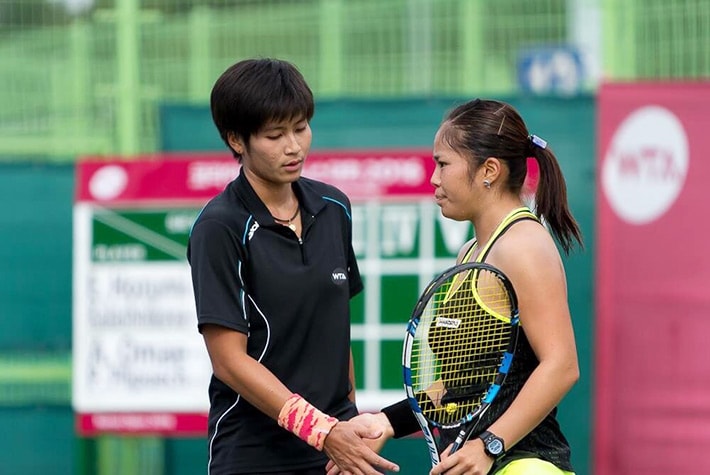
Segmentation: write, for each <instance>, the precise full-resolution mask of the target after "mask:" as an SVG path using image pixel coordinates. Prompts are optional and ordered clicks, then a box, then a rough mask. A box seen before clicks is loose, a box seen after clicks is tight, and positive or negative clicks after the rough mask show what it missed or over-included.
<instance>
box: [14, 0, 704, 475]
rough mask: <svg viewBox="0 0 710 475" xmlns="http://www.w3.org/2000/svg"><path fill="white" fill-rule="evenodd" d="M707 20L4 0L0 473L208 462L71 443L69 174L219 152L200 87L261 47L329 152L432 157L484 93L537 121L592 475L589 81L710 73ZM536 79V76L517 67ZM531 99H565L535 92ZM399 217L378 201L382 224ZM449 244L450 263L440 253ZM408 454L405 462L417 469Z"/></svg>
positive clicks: (693, 13)
mask: <svg viewBox="0 0 710 475" xmlns="http://www.w3.org/2000/svg"><path fill="white" fill-rule="evenodd" d="M708 25H710V5H709V4H708V2H707V1H705V0H676V1H667V0H666V1H664V0H628V1H623V2H621V1H615V0H386V1H385V0H379V1H378V0H352V1H350V0H348V1H346V0H298V1H297V0H261V1H256V0H234V1H227V0H191V1H183V0H179V1H168V0H121V1H118V0H95V1H91V0H56V1H55V0H0V83H1V84H3V87H2V88H0V100H1V101H2V104H3V107H2V108H0V160H2V161H3V162H6V163H5V164H4V165H3V167H2V172H1V173H0V181H1V182H2V184H3V186H1V187H0V198H1V202H2V203H3V204H4V205H5V207H4V211H3V215H4V220H3V222H2V223H0V229H2V231H3V232H2V236H3V241H2V243H3V245H2V246H1V247H0V249H2V263H3V265H2V269H1V270H0V283H2V285H0V317H1V318H0V418H1V419H2V423H3V426H4V427H12V428H13V431H12V436H8V437H7V440H6V442H5V444H4V445H3V449H2V450H0V464H2V466H3V467H4V468H6V469H7V470H8V471H10V472H13V471H16V472H21V471H24V472H26V473H36V472H47V471H50V472H53V473H82V474H89V473H100V474H102V475H107V474H113V473H140V474H156V475H163V474H165V475H178V474H182V473H194V472H195V471H199V470H200V467H201V465H199V462H200V461H201V460H202V459H203V457H204V444H202V443H201V441H199V440H195V439H163V438H160V437H142V438H117V437H102V438H100V439H90V440H87V439H82V440H78V439H75V438H74V435H73V431H74V428H73V425H74V421H73V414H72V411H71V409H70V407H69V401H70V392H71V391H70V390H71V387H70V380H71V343H72V342H71V327H70V322H71V312H72V308H71V267H72V260H71V259H72V256H71V247H72V242H71V241H72V238H71V223H72V205H73V196H74V195H73V194H74V187H75V180H74V169H73V165H72V163H73V162H74V161H75V160H76V159H77V158H79V157H83V156H89V155H91V156H122V157H124V158H127V159H130V158H131V157H135V156H136V155H137V154H143V153H158V152H161V151H164V150H169V151H192V152H195V151H198V150H217V149H218V147H220V146H221V144H219V142H218V139H217V137H216V134H213V131H212V130H211V128H210V126H209V125H207V126H206V127H205V128H201V127H195V123H199V124H203V125H204V124H205V123H206V122H205V119H206V117H205V104H206V102H207V99H206V97H207V94H208V91H209V89H210V88H211V85H212V83H213V81H214V79H215V78H216V77H217V75H218V74H219V73H220V72H221V71H222V70H223V69H224V68H226V67H227V65H228V64H230V63H232V62H233V61H234V60H236V59H238V58H241V57H247V56H254V55H262V56H279V57H283V58H286V59H290V60H292V61H294V62H295V63H296V64H298V66H299V67H300V68H301V70H302V71H303V72H304V74H305V76H306V77H307V79H308V81H309V82H310V83H311V84H312V86H313V88H314V92H315V94H316V97H317V98H318V99H319V104H318V109H317V114H316V118H315V121H314V124H313V125H314V130H315V141H314V147H315V148H318V149H328V148H350V149H353V148H355V149H359V148H387V147H406V148H411V147H421V148H426V147H430V145H431V137H433V132H434V130H435V128H436V126H437V125H438V122H439V120H440V118H441V116H442V115H443V113H444V112H445V110H446V109H447V108H448V107H449V106H450V105H451V104H452V103H453V101H454V100H456V99H457V98H459V99H463V98H469V97H472V96H496V97H503V98H508V99H510V100H511V102H513V103H514V104H515V105H516V106H518V108H519V109H520V110H521V111H522V112H523V114H524V115H525V116H526V118H529V121H530V125H531V128H532V129H534V130H535V131H543V130H544V131H546V132H545V134H547V136H546V137H545V138H546V139H548V140H550V142H551V143H552V144H555V151H556V152H557V153H558V154H559V155H560V157H561V160H562V161H563V168H564V170H565V173H566V174H567V177H568V180H569V183H570V195H571V196H570V197H571V201H572V207H573V210H574V211H575V213H576V214H577V216H578V217H579V218H580V221H581V224H582V228H583V231H584V232H585V236H586V238H587V246H588V247H587V253H585V254H584V255H583V256H573V257H572V258H571V259H570V261H569V262H567V264H568V270H569V278H570V279H569V280H570V285H571V288H570V295H571V298H572V301H573V302H572V305H573V311H574V313H575V319H576V323H577V332H578V337H579V341H578V344H579V349H580V356H581V358H582V366H583V372H585V373H587V374H588V375H589V378H588V379H587V380H583V381H582V382H581V383H580V384H579V385H578V386H577V387H576V388H575V390H574V392H573V393H572V394H571V395H570V397H569V398H568V401H567V402H566V403H565V404H566V405H567V408H568V409H569V410H567V411H565V410H563V413H565V412H566V414H568V415H567V416H563V417H569V418H568V419H563V423H564V424H565V425H566V426H567V427H571V429H570V430H569V433H570V436H571V439H572V443H573V447H574V448H575V458H576V462H577V465H578V467H579V474H580V475H585V474H586V473H587V472H585V470H589V467H590V466H591V465H592V464H591V462H592V461H591V460H589V438H590V432H591V428H590V422H589V421H590V418H591V415H590V414H589V412H590V408H591V404H590V401H589V398H590V397H591V396H590V394H591V388H590V385H591V371H590V369H591V368H590V367H591V366H592V361H591V360H592V345H593V339H592V333H593V331H592V317H593V313H592V312H593V308H592V306H591V302H592V297H591V294H592V286H593V283H592V280H591V279H592V277H591V276H592V272H591V267H592V264H591V259H592V257H593V252H594V241H593V236H594V232H593V215H594V209H593V206H594V199H593V194H594V187H593V183H594V165H593V162H594V155H593V153H594V148H595V136H594V133H595V131H594V94H595V93H596V87H597V81H598V79H599V77H601V76H604V77H605V78H609V79H617V80H623V81H633V80H639V79H648V78H663V79H668V80H673V79H681V78H696V79H697V78H706V79H707V78H708V77H709V76H710V46H709V45H710V26H708ZM550 51H553V52H562V53H564V54H567V55H568V57H569V58H572V59H575V61H572V62H567V63H563V66H564V67H563V68H561V70H560V69H555V68H553V67H551V66H550V63H549V62H545V61H546V59H549V58H551V57H553V56H550ZM600 51H603V62H602V61H601V59H600V56H602V55H600V54H599V53H600ZM540 58H542V60H543V62H542V63H536V62H535V61H532V60H534V59H540ZM540 64H542V66H540ZM570 65H574V66H575V68H572V71H573V73H574V74H572V75H570V74H567V73H569V71H570V69H569V68H567V66H570ZM580 65H581V66H583V68H582V69H577V68H578V67H579V66H580ZM525 67H528V68H529V69H528V70H527V71H528V73H530V72H531V71H534V72H535V74H533V73H530V74H531V75H529V76H525V75H522V74H521V71H523V70H524V68H525ZM580 72H581V75H580ZM570 78H571V79H570ZM570 81H571V82H570ZM570 84H571V86H570ZM538 93H543V94H544V95H551V96H555V95H561V96H562V97H558V98H554V97H550V98H547V99H540V98H533V97H532V94H538ZM579 93H582V96H581V97H580V96H577V94H579ZM393 111H394V112H393ZM396 111H399V113H396ZM412 117H415V118H419V119H420V120H419V121H416V120H415V121H412V120H410V119H411V118H412ZM547 131H549V133H548V132H547ZM405 207H406V208H408V209H407V210H405V211H406V212H405V213H404V216H407V215H408V213H410V214H411V216H413V220H414V221H416V223H418V225H420V226H421V225H422V223H425V222H426V221H423V219H424V217H425V215H424V214H422V213H428V211H425V210H426V207H425V206H424V207H422V206H420V205H419V204H407V205H405ZM412 210H414V212H412ZM398 211H399V210H398V209H394V208H393V209H387V207H384V208H380V209H378V210H377V212H376V214H375V216H380V217H385V216H392V215H397V214H398ZM362 214H363V216H373V215H372V213H370V214H367V213H366V211H364V210H363V211H362ZM367 219H374V218H369V217H368V218H367ZM382 219H385V218H382ZM387 219H389V218H387ZM387 219H385V220H384V221H381V223H382V222H389V221H387ZM427 219H428V218H427ZM399 222H400V223H402V222H404V221H399ZM381 223H380V224H381ZM429 223H431V222H429ZM410 224H411V222H410V223H409V224H407V226H409V225H410ZM398 226H399V224H398ZM415 239H416V238H415ZM410 243H411V242H407V241H406V240H405V241H403V242H399V243H398V244H397V245H396V246H395V247H393V248H392V249H395V250H396V252H395V253H394V255H392V256H384V255H382V256H379V257H378V258H377V260H380V261H381V262H379V264H375V266H377V265H379V266H382V263H383V262H384V263H385V264H386V263H387V262H388V259H389V258H390V257H392V258H393V259H404V260H407V259H410V260H416V258H417V257H418V256H417V255H416V254H413V253H411V252H410V253H409V254H407V253H406V252H405V253H404V254H405V255H399V253H401V252H402V249H404V247H402V248H399V247H398V246H400V245H401V246H404V245H405V244H406V245H407V246H408V245H409V244H410ZM410 249H411V248H410ZM445 249H446V248H445V246H442V247H441V248H440V250H439V251H438V252H441V253H443V254H441V255H442V256H447V255H448V254H447V253H448V251H445ZM417 252H418V251H417ZM381 258H384V260H382V259H381ZM372 262H375V261H372ZM368 266H369V264H368ZM400 277H403V276H400ZM380 284H381V285H382V287H381V289H380V292H381V294H382V293H384V292H387V293H402V294H403V295H411V294H414V293H415V291H416V286H417V284H416V283H415V278H413V277H411V276H410V277H403V278H402V279H399V278H395V279H390V278H389V277H388V278H385V277H383V278H382V279H381V280H380ZM357 305H359V306H360V307H359V309H358V307H356V318H365V317H364V310H363V309H364V303H363V302H360V303H356V306H357ZM381 311H382V312H383V313H388V312H390V310H389V309H386V308H382V309H381ZM359 331H360V330H357V332H359ZM357 332H356V333H355V336H356V337H358V341H356V346H357V345H360V347H361V349H359V350H358V349H357V348H356V352H357V353H358V354H359V355H360V356H359V359H360V361H361V362H362V363H363V364H361V365H360V367H361V368H365V367H366V365H365V364H364V362H365V356H364V355H365V353H366V350H365V349H364V348H365V346H364V339H359V336H361V335H359V334H358V333H357ZM382 340H383V341H382V345H381V355H383V361H384V360H385V359H387V360H389V359H391V358H394V359H395V360H397V359H398V356H397V353H398V351H399V348H398V342H397V341H396V340H394V339H390V338H389V337H387V338H382ZM362 371H363V373H362V374H359V375H358V379H359V381H361V382H362V384H363V385H364V384H366V383H365V382H366V381H370V382H372V381H373V380H377V382H376V383H375V384H380V385H381V386H382V387H384V388H386V389H392V390H394V389H395V388H396V386H397V384H398V374H397V372H398V368H397V365H396V364H395V365H392V366H389V365H387V366H383V367H381V368H379V369H378V373H379V376H378V377H375V376H373V374H377V373H371V374H369V375H368V374H367V373H365V372H364V371H365V370H362ZM368 384H372V383H368ZM416 442H417V441H413V442H412V443H413V444H414V445H403V446H401V451H402V452H399V450H400V449H399V448H396V450H397V451H398V452H397V453H398V454H399V455H398V456H397V454H395V455H393V456H395V458H397V457H399V458H400V459H402V458H408V459H412V460H413V461H414V462H416V459H413V457H415V455H414V454H416V453H419V452H418V451H419V449H420V447H419V446H418V445H417V444H416ZM419 442H420V441H419ZM402 454H404V455H402ZM196 461H197V463H198V465H197V468H196V466H195V465H194V464H195V463H196ZM422 463H426V461H425V458H422Z"/></svg>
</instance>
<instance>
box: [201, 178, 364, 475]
mask: <svg viewBox="0 0 710 475" xmlns="http://www.w3.org/2000/svg"><path fill="white" fill-rule="evenodd" d="M293 189H294V192H295V193H296V195H297V197H298V200H299V203H300V206H301V221H302V233H301V235H302V238H301V239H299V238H298V236H296V234H295V233H294V232H293V231H291V230H290V229H289V228H288V227H286V226H283V225H281V224H278V223H276V222H275V221H274V219H273V217H272V216H271V214H270V213H269V211H268V210H267V208H266V206H265V205H264V203H263V202H262V201H261V200H260V199H259V197H258V196H257V195H256V193H255V192H254V189H253V188H252V187H251V185H250V184H249V182H248V181H247V179H246V177H245V175H244V173H243V171H242V172H241V173H240V175H239V176H238V177H237V178H236V179H235V180H234V181H233V182H231V183H230V184H229V185H228V186H227V187H226V188H225V190H224V191H223V192H222V193H221V194H219V195H218V196H216V197H215V198H214V199H212V200H211V201H210V202H209V203H208V204H207V205H206V206H205V208H204V209H203V210H202V212H201V213H200V215H199V217H198V218H197V220H196V222H195V224H194V226H193V228H192V232H191V234H190V239H189V243H188V251H187V252H188V261H189V262H190V265H191V268H192V281H193V288H194V292H195V302H196V307H197V323H198V328H201V327H202V325H204V324H215V325H221V326H224V327H227V328H231V329H233V330H236V331H239V332H243V333H246V334H248V336H249V338H248V343H247V351H248V353H249V355H251V356H252V357H253V358H255V359H257V360H259V361H260V362H261V363H262V364H263V365H264V366H266V367H267V368H268V369H269V370H270V371H271V372H273V373H274V374H275V375H276V377H278V378H279V380H281V381H282V382H283V383H284V384H285V385H286V386H287V387H288V388H289V389H290V390H291V391H293V392H296V393H298V394H300V395H302V396H303V397H304V398H306V399H307V400H308V401H309V402H310V403H311V404H313V405H314V406H316V407H317V408H319V409H320V410H322V411H324V412H325V413H327V414H330V415H332V416H334V417H337V418H339V419H349V418H350V417H352V416H354V415H355V414H356V413H357V410H356V408H355V407H354V405H353V404H352V403H351V402H350V401H349V400H348V398H347V395H348V393H349V391H350V386H349V379H348V374H349V358H350V309H349V300H350V298H351V297H353V296H354V295H356V294H357V293H359V292H360V291H361V290H362V287H363V286H362V281H361V278H360V274H359V271H358V267H357V263H356V260H355V254H354V252H353V248H352V220H351V206H350V202H349V200H348V198H347V197H346V196H345V194H343V193H342V192H341V191H339V190H338V189H336V188H334V187H333V186H330V185H327V184H325V183H321V182H317V181H314V180H310V179H307V178H300V179H299V180H298V181H296V182H295V183H294V184H293ZM209 397H210V414H209V434H208V435H209V450H210V453H209V457H210V462H209V463H210V471H209V473H210V474H211V475H218V474H226V473H255V472H273V471H280V470H287V469H299V468H308V467H314V466H318V465H320V464H323V463H325V460H326V459H325V455H324V454H323V453H321V452H318V451H317V450H315V449H313V448H311V447H310V446H308V445H307V444H306V443H305V442H303V441H301V440H300V439H298V438H297V437H296V436H295V435H293V434H291V433H290V432H287V431H286V430H284V429H282V428H280V427H279V426H278V424H277V423H276V421H274V420H273V419H271V418H270V417H268V416H266V415H264V414H263V413H262V412H261V411H259V410H258V409H256V408H255V407H253V406H252V405H251V404H249V403H248V402H247V401H245V400H243V399H242V398H240V397H239V394H237V393H236V392H234V391H233V390H232V389H231V388H230V387H228V386H227V385H226V384H224V383H222V382H221V381H220V380H218V379H217V378H216V377H214V375H213V376H212V380H211V382H210V387H209Z"/></svg>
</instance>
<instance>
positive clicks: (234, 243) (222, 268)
mask: <svg viewBox="0 0 710 475" xmlns="http://www.w3.org/2000/svg"><path fill="white" fill-rule="evenodd" d="M188 261H189V262H190V266H191V268H192V287H193V290H194V292H195V306H196V309H197V325H198V328H199V329H201V328H202V325H205V324H208V323H213V324H216V325H221V326H224V327H227V328H231V329H233V330H237V331H240V332H242V333H247V332H248V328H249V327H248V321H247V318H246V313H245V312H244V305H243V304H244V298H243V297H244V286H243V282H242V279H241V276H240V271H241V266H242V259H241V256H240V248H239V239H238V237H237V236H236V235H235V234H234V233H233V232H232V231H230V230H229V229H228V228H227V227H226V226H225V225H224V224H223V223H221V222H219V221H218V220H215V219H206V220H198V222H197V223H196V224H195V226H194V227H193V229H192V232H191V234H190V240H189V244H188Z"/></svg>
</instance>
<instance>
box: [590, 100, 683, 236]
mask: <svg viewBox="0 0 710 475" xmlns="http://www.w3.org/2000/svg"><path fill="white" fill-rule="evenodd" d="M601 172H602V176H601V181H602V187H603V190H604V193H605V195H606V197H607V199H608V200H609V203H610V204H611V207H612V209H613V210H614V212H615V213H616V214H617V215H618V216H619V217H620V218H621V219H622V220H624V221H626V222H628V223H630V224H637V225H641V224H646V223H650V222H652V221H655V220H656V219H658V218H660V217H661V216H663V214H664V213H666V211H668V210H669V209H670V207H671V206H672V205H673V203H674V202H675V200H676V199H677V198H678V195H680V192H681V190H682V189H683V185H684V183H685V178H686V175H687V172H688V138H687V134H686V132H685V129H684V128H683V124H682V123H681V122H680V120H679V119H678V118H677V117H676V116H675V115H674V114H673V113H672V112H671V111H669V110H668V109H666V108H663V107H660V106H644V107H641V108H639V109H636V110H635V111H633V112H632V113H631V114H630V115H629V116H628V117H626V118H625V119H624V120H623V121H622V122H621V124H620V125H619V127H618V128H617V129H616V131H615V132H614V135H613V137H612V139H611V142H610V144H609V148H608V151H607V153H606V156H605V157H604V163H603V166H602V171H601Z"/></svg>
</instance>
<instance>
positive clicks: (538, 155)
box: [360, 99, 582, 475]
mask: <svg viewBox="0 0 710 475" xmlns="http://www.w3.org/2000/svg"><path fill="white" fill-rule="evenodd" d="M530 157H532V158H534V159H535V161H536V162H537V165H538V170H539V177H538V182H537V187H536V190H535V195H534V205H533V207H532V209H530V208H529V207H528V206H526V204H525V202H526V199H525V198H526V197H525V193H526V190H524V184H525V179H526V176H527V171H528V170H527V165H528V158H530ZM434 160H435V162H436V169H435V171H434V173H433V175H432V177H431V184H432V185H433V187H434V197H435V199H436V202H437V204H438V205H439V206H440V208H441V213H442V214H443V215H444V216H445V217H447V218H451V219H454V220H457V221H470V222H471V223H473V228H474V234H475V238H474V239H472V240H471V241H470V242H468V243H466V244H465V245H464V246H463V247H462V248H461V250H460V252H459V255H458V258H457V263H463V262H474V261H477V262H486V263H488V264H491V265H493V266H495V267H497V268H499V269H500V270H501V271H503V273H504V274H506V275H507V276H508V277H509V278H510V280H511V282H512V284H513V286H514V288H515V290H516V293H517V296H518V300H519V308H520V323H521V328H522V330H523V331H522V332H521V334H520V336H519V340H518V346H517V349H516V352H515V356H514V358H513V363H512V367H511V369H510V372H509V374H508V377H507V379H506V382H505V384H504V385H503V386H502V387H501V389H500V391H499V393H498V396H497V398H496V401H495V402H494V403H493V405H492V406H491V407H490V408H489V409H488V411H487V412H486V413H485V414H484V416H483V417H482V419H481V420H480V422H479V423H478V424H477V425H476V427H475V430H474V432H473V433H472V434H471V437H470V438H469V439H468V441H467V442H466V443H465V444H464V445H463V446H462V447H461V448H460V449H459V450H458V451H456V452H455V453H454V454H453V455H449V447H447V448H446V449H444V450H443V452H442V454H441V455H442V457H441V458H442V461H441V463H440V464H438V465H437V466H436V467H435V468H433V469H432V471H431V474H432V475H437V474H443V473H446V475H460V474H467V475H484V474H496V475H523V474H524V475H569V474H571V473H572V471H573V468H572V465H571V463H570V447H569V444H568V442H567V440H566V439H565V437H564V435H563V433H562V431H561V429H560V426H559V424H558V422H557V419H556V412H557V405H558V404H559V402H560V401H561V400H562V398H563V397H564V396H565V394H567V392H568V391H569V390H570V389H571V388H572V386H573V385H574V384H575V382H576V381H577V379H578V378H579V366H578V362H577V351H576V347H575V338H574V331H573V328H572V321H571V316H570V311H569V306H568V302H567V284H566V277H565V271H564V268H563V264H562V260H561V257H560V253H559V251H558V246H557V245H556V242H555V241H557V244H559V246H560V247H561V249H562V251H563V252H564V253H569V252H570V251H571V250H572V248H573V247H574V246H575V245H580V246H581V245H582V238H581V233H580V230H579V227H578V225H577V223H576V222H575V220H574V218H573V217H572V214H571V213H570V210H569V207H568V204H567V190H566V185H565V180H564V177H563V175H562V172H561V170H560V166H559V164H558V162H557V159H556V157H555V155H554V154H553V153H552V150H551V148H550V147H549V146H548V144H547V142H546V141H545V140H543V139H541V138H540V137H538V136H536V135H531V134H530V132H529V131H528V129H527V126H526V125H525V123H524V121H523V119H522V118H521V117H520V114H519V113H518V112H517V111H516V110H515V109H514V108H513V107H511V106H510V105H509V104H506V103H503V102H499V101H493V100H481V99H476V100H473V101H469V102H467V103H465V104H462V105H460V106H458V107H456V108H455V109H453V110H452V111H451V112H450V113H449V114H448V115H447V116H446V118H445V119H444V121H443V123H442V124H441V126H440V128H439V130H438V132H437V134H436V137H435V141H434ZM360 417H363V418H364V417H369V421H368V423H369V424H371V425H373V426H377V427H379V428H380V429H381V430H382V431H383V434H385V436H384V437H395V438H398V437H402V436H405V435H408V434H410V433H413V432H415V431H417V428H418V426H417V424H416V422H415V421H414V418H413V416H412V415H411V410H408V405H407V404H406V401H404V402H400V403H396V404H393V405H392V406H389V407H386V408H384V409H383V410H382V412H381V413H378V414H374V415H363V416H360ZM440 432H442V433H441V443H440V447H446V446H447V444H448V443H450V442H452V441H453V439H454V438H455V437H456V435H457V432H458V429H454V430H453V431H452V432H453V433H451V434H449V433H446V432H447V431H440ZM366 442H367V443H369V444H370V445H372V446H373V447H374V448H375V449H379V448H381V444H383V443H384V438H383V439H380V440H378V441H376V442H372V441H366ZM491 442H493V443H494V444H497V445H498V448H500V446H501V444H502V447H503V450H502V451H501V452H499V453H494V452H493V451H491V450H489V449H488V447H487V445H486V443H489V444H490V443H491ZM377 444H379V445H377ZM491 447H492V446H491ZM496 452H497V451H496Z"/></svg>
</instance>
